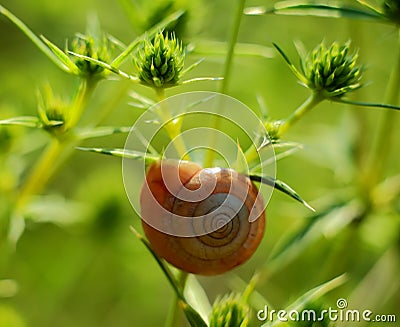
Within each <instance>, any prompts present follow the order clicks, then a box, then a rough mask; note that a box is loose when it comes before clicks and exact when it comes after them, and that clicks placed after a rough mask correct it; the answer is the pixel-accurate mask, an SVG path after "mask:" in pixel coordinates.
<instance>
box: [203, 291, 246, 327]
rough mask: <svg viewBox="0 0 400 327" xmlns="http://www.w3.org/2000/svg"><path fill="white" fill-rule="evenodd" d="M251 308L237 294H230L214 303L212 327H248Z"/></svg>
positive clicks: (211, 319) (211, 318)
mask: <svg viewBox="0 0 400 327" xmlns="http://www.w3.org/2000/svg"><path fill="white" fill-rule="evenodd" d="M248 325H249V307H248V305H247V304H245V303H243V301H241V300H240V298H239V296H238V295H237V294H228V295H226V296H224V297H222V298H219V299H217V300H216V301H215V302H214V305H213V308H212V311H211V315H210V327H247V326H248Z"/></svg>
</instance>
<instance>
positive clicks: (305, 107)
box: [279, 92, 324, 136]
mask: <svg viewBox="0 0 400 327" xmlns="http://www.w3.org/2000/svg"><path fill="white" fill-rule="evenodd" d="M322 100H324V97H323V96H322V95H320V94H319V93H317V92H313V93H312V94H311V95H310V96H309V97H308V98H307V100H306V101H304V102H303V103H302V104H301V105H300V107H298V108H297V109H296V110H295V111H294V112H293V113H292V114H291V115H290V116H289V117H288V118H287V119H285V120H284V121H283V123H282V124H281V126H280V127H279V136H282V135H283V134H284V133H285V132H286V131H287V130H288V129H289V128H290V127H291V126H292V125H293V124H295V123H296V122H297V121H298V120H300V118H302V117H303V116H304V115H305V114H306V113H307V112H309V111H310V110H311V109H312V108H314V107H315V106H316V105H317V104H319V103H320V102H321V101H322Z"/></svg>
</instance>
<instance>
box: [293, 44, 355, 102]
mask: <svg viewBox="0 0 400 327" xmlns="http://www.w3.org/2000/svg"><path fill="white" fill-rule="evenodd" d="M357 60H358V53H357V52H353V53H350V42H347V43H345V44H343V45H339V44H338V43H337V42H334V43H333V44H332V45H331V46H330V47H327V46H326V45H325V43H324V42H322V43H321V44H320V45H318V46H317V47H316V48H315V49H314V50H313V51H312V52H310V53H309V54H308V55H307V56H306V57H305V58H302V60H301V69H302V73H303V75H304V77H305V80H306V86H307V87H309V88H310V89H312V90H313V91H316V92H320V93H322V94H323V95H324V96H325V97H327V98H329V97H334V96H341V95H343V94H345V93H347V92H350V91H353V90H355V89H357V88H359V87H361V84H360V80H361V75H362V68H361V67H360V66H358V65H357Z"/></svg>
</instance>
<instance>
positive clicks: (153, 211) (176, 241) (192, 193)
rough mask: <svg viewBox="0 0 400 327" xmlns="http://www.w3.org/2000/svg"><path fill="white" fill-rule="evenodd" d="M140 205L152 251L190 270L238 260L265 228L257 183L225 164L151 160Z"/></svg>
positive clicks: (218, 269)
mask: <svg viewBox="0 0 400 327" xmlns="http://www.w3.org/2000/svg"><path fill="white" fill-rule="evenodd" d="M171 176H172V177H171ZM140 206H141V216H142V225H143V229H144V232H145V234H146V237H147V238H148V240H149V242H150V244H151V246H152V248H153V250H154V252H155V253H156V254H157V255H158V256H160V257H162V258H164V259H165V260H167V261H168V262H169V263H171V264H172V265H173V266H175V267H177V268H180V269H182V270H184V271H187V272H190V273H194V274H201V275H216V274H221V273H224V272H226V271H229V270H231V269H233V268H234V267H236V266H238V265H240V264H242V263H243V262H245V261H246V260H247V259H249V258H250V257H251V255H252V254H253V253H254V252H255V250H256V249H257V247H258V245H259V244H260V242H261V240H262V237H263V234H264V227H265V212H264V207H265V206H264V202H263V199H262V197H261V195H260V193H259V192H258V189H257V187H256V186H255V185H254V184H253V183H252V182H251V181H250V179H249V178H248V177H246V176H244V175H242V174H240V173H238V172H236V171H234V170H232V169H228V168H210V169H208V168H207V169H203V168H202V167H200V166H199V165H197V164H195V163H192V162H185V161H180V162H178V161H169V160H167V161H161V162H157V163H154V164H152V165H151V166H150V167H149V168H148V170H147V174H146V179H145V182H144V184H143V186H142V189H141V196H140ZM174 218H177V219H178V218H179V219H181V220H176V219H174ZM179 221H180V222H184V223H179ZM177 222H178V223H177ZM166 230H168V232H165V231H166ZM179 235H194V236H179Z"/></svg>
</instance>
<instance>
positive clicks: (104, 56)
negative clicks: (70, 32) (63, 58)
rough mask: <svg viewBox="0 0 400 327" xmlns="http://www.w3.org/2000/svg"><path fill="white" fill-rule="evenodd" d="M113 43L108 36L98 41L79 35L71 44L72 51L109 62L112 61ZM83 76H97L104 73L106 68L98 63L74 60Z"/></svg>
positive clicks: (91, 37) (79, 59)
mask: <svg viewBox="0 0 400 327" xmlns="http://www.w3.org/2000/svg"><path fill="white" fill-rule="evenodd" d="M110 47H111V43H110V42H109V41H108V39H107V37H106V36H103V37H102V38H101V39H99V40H97V39H95V38H94V37H93V36H91V35H81V34H79V35H77V36H76V37H75V38H74V39H73V40H72V43H71V51H72V52H75V53H77V54H80V55H83V56H86V57H90V58H93V59H96V60H99V61H103V62H108V61H109V59H110V53H109V50H110ZM74 60H75V64H76V66H77V67H78V68H79V71H80V75H82V76H95V75H97V76H98V75H100V74H101V73H103V71H104V68H103V67H101V66H99V65H97V64H96V63H93V62H90V61H88V60H85V59H81V58H76V57H75V58H74Z"/></svg>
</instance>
